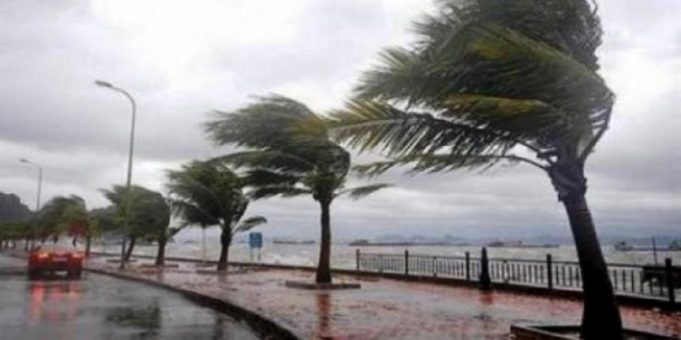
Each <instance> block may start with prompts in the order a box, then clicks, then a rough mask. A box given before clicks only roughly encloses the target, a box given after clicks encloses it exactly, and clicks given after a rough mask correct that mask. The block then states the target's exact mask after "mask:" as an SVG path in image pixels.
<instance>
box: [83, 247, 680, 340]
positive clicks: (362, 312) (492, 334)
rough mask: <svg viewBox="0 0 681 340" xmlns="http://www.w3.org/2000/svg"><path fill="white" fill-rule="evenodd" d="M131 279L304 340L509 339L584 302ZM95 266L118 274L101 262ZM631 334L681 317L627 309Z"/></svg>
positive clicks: (376, 285)
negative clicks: (204, 298) (197, 296)
mask: <svg viewBox="0 0 681 340" xmlns="http://www.w3.org/2000/svg"><path fill="white" fill-rule="evenodd" d="M142 263H151V260H139V261H138V262H137V263H135V264H134V265H129V266H128V269H127V270H126V275H131V276H134V277H137V278H145V279H149V280H157V281H161V282H163V283H165V284H169V285H172V286H176V287H179V288H183V289H189V290H192V291H196V292H199V293H202V294H207V295H210V296H212V297H216V298H220V299H222V300H225V301H228V302H229V303H232V304H235V305H239V306H241V307H244V308H246V309H249V310H251V311H253V312H255V313H258V314H260V315H262V316H264V317H266V318H268V319H270V320H272V321H274V322H276V323H278V324H279V325H281V326H282V327H285V328H287V329H289V330H290V331H291V332H293V333H294V334H295V335H297V336H298V337H300V338H303V339H315V338H316V339H354V338H362V339H367V338H369V339H391V340H394V339H508V338H509V329H510V326H511V324H513V323H522V322H525V323H534V324H537V323H554V324H555V323H559V324H578V323H579V317H580V315H581V303H579V301H575V300H569V299H565V298H555V297H537V296H532V295H524V294H517V293H508V292H494V291H493V292H488V293H483V292H480V291H478V290H477V289H472V288H465V287H449V286H442V285H434V284H426V283H414V282H401V281H395V280H389V279H377V278H355V277H351V276H343V275H336V276H335V277H334V280H335V281H336V282H343V281H346V282H360V283H361V284H362V288H361V289H354V290H335V291H308V290H300V289H293V288H287V287H285V286H284V282H285V281H287V280H307V281H310V282H312V280H313V279H314V275H313V273H311V272H307V271H297V270H277V269H267V270H264V269H254V268H230V272H229V273H228V274H226V275H218V274H216V273H212V274H210V273H209V274H198V273H196V271H195V270H196V267H195V265H194V264H192V263H181V264H180V267H179V268H175V269H169V268H166V269H164V270H159V269H155V268H141V267H140V266H139V265H140V264H142ZM88 265H89V266H90V267H93V268H97V269H100V270H108V271H112V272H117V265H116V264H112V263H107V262H106V261H105V259H103V258H94V259H92V260H90V262H89V264H88ZM622 316H623V319H624V322H625V325H626V326H627V327H629V328H635V329H640V330H646V331H652V332H657V333H660V334H665V335H669V336H676V337H680V336H681V313H663V312H659V311H654V310H645V309H637V308H628V307H623V308H622Z"/></svg>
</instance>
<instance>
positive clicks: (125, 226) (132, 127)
mask: <svg viewBox="0 0 681 340" xmlns="http://www.w3.org/2000/svg"><path fill="white" fill-rule="evenodd" d="M95 85H97V86H101V87H104V88H108V89H110V90H112V91H115V92H118V93H121V94H122V95H124V96H125V97H126V98H128V99H129V100H130V103H131V104H132V123H131V125H130V150H129V152H128V177H127V180H126V182H125V196H126V197H125V205H124V216H123V236H122V238H121V264H120V269H123V268H125V261H124V260H125V232H126V231H127V230H128V210H129V208H130V186H131V181H132V155H133V151H134V145H135V144H134V142H135V117H136V115H137V104H136V103H135V99H134V98H133V97H132V95H130V93H128V92H127V91H125V90H124V89H122V88H120V87H116V86H114V85H113V84H111V83H109V82H106V81H102V80H95Z"/></svg>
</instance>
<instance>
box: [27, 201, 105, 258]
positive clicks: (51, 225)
mask: <svg viewBox="0 0 681 340" xmlns="http://www.w3.org/2000/svg"><path fill="white" fill-rule="evenodd" d="M37 225H38V232H39V234H40V235H41V239H42V240H43V242H44V241H45V240H46V239H47V238H49V237H53V238H55V239H56V238H57V237H58V236H59V235H61V234H63V233H68V235H69V236H72V237H73V245H74V246H75V245H76V240H77V239H78V237H80V236H85V237H86V238H88V239H89V236H88V235H90V227H91V226H92V223H91V222H90V216H89V214H88V211H87V208H86V207H85V201H84V200H83V199H82V198H81V197H79V196H76V195H72V196H57V197H55V198H53V199H51V200H50V201H49V202H47V203H46V204H45V205H44V206H43V207H42V209H40V212H39V213H38V223H37ZM87 248H89V242H88V245H87Z"/></svg>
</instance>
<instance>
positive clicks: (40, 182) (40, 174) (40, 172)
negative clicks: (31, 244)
mask: <svg viewBox="0 0 681 340" xmlns="http://www.w3.org/2000/svg"><path fill="white" fill-rule="evenodd" d="M19 162H21V163H24V164H28V165H33V166H35V167H36V168H38V194H37V195H36V196H37V197H36V202H35V216H34V218H33V224H34V226H33V227H34V228H35V224H36V223H37V221H38V212H39V211H40V194H41V192H42V190H43V167H42V166H40V164H38V163H34V162H31V161H29V160H27V159H25V158H22V159H20V160H19ZM26 250H28V239H27V240H26Z"/></svg>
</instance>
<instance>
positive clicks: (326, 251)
mask: <svg viewBox="0 0 681 340" xmlns="http://www.w3.org/2000/svg"><path fill="white" fill-rule="evenodd" d="M319 205H320V206H321V208H322V215H321V226H322V235H321V242H320V249H319V264H318V265H317V277H316V279H315V281H316V282H317V283H331V216H330V215H331V214H330V208H331V203H330V202H328V203H327V202H320V203H319Z"/></svg>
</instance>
